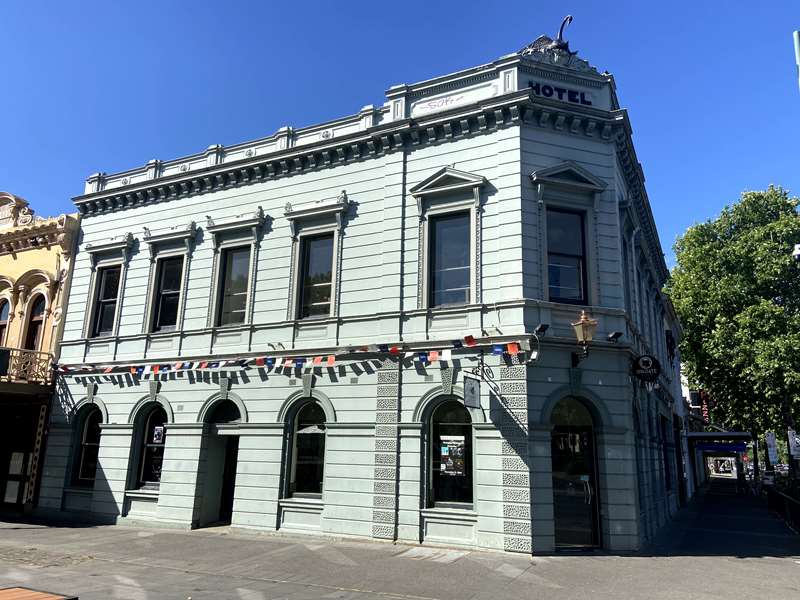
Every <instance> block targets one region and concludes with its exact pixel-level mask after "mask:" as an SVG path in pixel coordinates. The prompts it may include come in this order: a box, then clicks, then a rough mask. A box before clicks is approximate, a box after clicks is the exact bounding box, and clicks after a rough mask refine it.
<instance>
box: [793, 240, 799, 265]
mask: <svg viewBox="0 0 800 600" xmlns="http://www.w3.org/2000/svg"><path fill="white" fill-rule="evenodd" d="M792 258H793V259H795V260H796V261H797V262H800V244H795V245H794V250H793V251H792Z"/></svg>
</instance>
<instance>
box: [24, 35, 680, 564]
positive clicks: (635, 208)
mask: <svg viewBox="0 0 800 600" xmlns="http://www.w3.org/2000/svg"><path fill="white" fill-rule="evenodd" d="M74 202H75V204H76V206H77V207H78V209H79V210H80V213H81V215H82V239H81V242H80V245H79V248H78V251H77V255H76V270H75V281H74V285H73V287H72V292H71V295H70V310H69V314H68V316H67V319H66V326H65V333H64V342H63V345H62V360H61V367H62V371H63V373H64V375H63V377H64V385H63V386H59V387H58V389H57V392H56V398H55V402H54V410H53V415H52V425H51V438H50V443H49V444H48V450H47V459H46V468H45V474H44V479H43V483H42V493H41V499H40V502H39V507H40V510H41V511H42V513H49V514H59V515H60V516H65V515H71V516H72V517H73V518H75V519H80V520H100V521H106V522H151V523H157V524H159V525H161V526H173V527H183V528H191V527H203V526H207V525H209V524H216V523H229V524H231V525H232V526H234V527H241V528H253V529H260V530H269V531H273V530H280V531H290V532H309V533H317V534H332V535H355V536H363V537H372V538H377V539H384V540H402V541H410V542H420V543H424V544H448V545H462V546H466V547H484V548H497V549H506V550H509V551H519V552H532V551H551V550H553V549H554V548H579V547H598V546H602V547H605V548H610V549H616V550H624V549H632V548H636V547H638V546H639V545H640V544H641V543H642V541H643V540H645V539H647V538H648V537H649V536H650V535H652V533H653V532H654V531H655V530H656V529H657V528H658V526H660V524H662V523H663V522H664V521H665V520H666V519H667V518H668V517H669V514H670V513H671V511H673V510H674V509H675V507H676V506H677V504H678V491H677V486H676V476H677V471H678V469H677V467H676V464H675V456H676V452H675V450H674V440H675V437H674V436H673V421H672V406H673V404H674V402H675V401H676V400H677V399H679V398H680V385H679V376H678V374H679V367H678V364H679V362H678V357H676V356H675V355H674V344H673V345H670V339H671V340H672V341H673V342H674V341H675V340H676V339H678V338H679V336H680V330H679V326H678V324H677V322H676V321H675V320H674V318H673V317H672V316H671V313H669V312H668V307H667V304H666V303H665V301H664V299H663V298H662V296H661V293H660V289H661V287H662V285H663V283H664V281H665V279H666V277H667V275H668V271H667V267H666V265H665V263H664V258H663V254H662V249H661V246H660V243H659V239H658V234H657V231H656V227H655V223H654V222H653V215H652V213H651V210H650V204H649V200H648V196H647V192H646V190H645V187H644V176H643V174H642V169H641V167H640V165H639V162H638V160H637V157H636V152H635V150H634V146H633V140H632V133H631V126H630V121H629V118H628V114H627V112H626V111H625V110H623V109H621V108H620V106H619V103H618V100H617V94H616V88H615V84H614V79H613V77H612V76H611V75H609V74H608V73H600V72H598V71H597V70H596V69H595V68H594V67H592V66H591V65H590V64H589V63H588V62H587V61H585V60H583V59H581V58H579V57H578V56H577V55H576V54H575V53H573V52H571V51H570V50H569V47H568V45H567V43H566V42H565V41H564V40H563V39H562V37H561V35H559V36H558V37H557V38H556V39H555V40H553V39H551V38H549V37H547V36H542V37H540V38H539V39H537V40H536V41H535V42H534V43H532V44H531V45H529V46H526V47H525V48H523V49H522V50H520V51H519V52H516V53H513V54H509V55H507V56H504V57H502V58H499V59H497V60H495V61H493V62H491V63H488V64H484V65H480V66H477V67H473V68H469V69H465V70H463V71H460V72H457V73H452V74H449V75H444V76H442V77H437V78H434V79H431V80H427V81H423V82H420V83H415V84H411V85H405V84H404V85H396V86H393V87H391V88H390V89H389V90H388V91H387V93H386V102H385V103H384V104H383V105H382V106H379V107H374V106H366V107H364V108H362V109H361V110H360V111H359V112H358V113H356V114H354V115H351V116H347V117H343V118H340V119H336V120H333V121H330V122H328V123H322V124H319V125H314V126H309V127H303V128H298V129H295V128H292V127H285V128H282V129H280V130H278V131H277V132H276V133H274V134H273V135H270V136H268V137H265V138H261V139H258V140H255V141H252V142H246V143H242V144H237V145H234V146H229V147H223V146H220V145H213V146H209V147H208V148H207V149H206V150H205V151H203V152H200V153H198V154H195V155H192V156H187V157H183V158H179V159H176V160H168V161H160V160H152V161H150V162H148V163H147V164H146V165H145V166H143V167H139V168H134V169H131V170H129V171H125V172H122V173H116V174H105V173H97V174H94V175H92V176H91V177H89V179H88V180H87V182H86V189H85V193H84V194H83V195H81V196H78V197H76V198H75V199H74ZM668 329H669V330H670V331H669V333H668V331H667V330H668ZM576 335H578V338H577V339H576ZM579 342H580V343H579ZM634 362H635V363H636V364H637V365H638V367H637V369H638V371H636V372H634V371H633V370H632V364H633V363H634ZM659 364H660V365H661V368H660V369H659Z"/></svg>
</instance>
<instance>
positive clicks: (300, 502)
mask: <svg viewBox="0 0 800 600" xmlns="http://www.w3.org/2000/svg"><path fill="white" fill-rule="evenodd" d="M278 505H279V506H281V507H287V508H306V509H312V510H315V509H319V510H322V509H323V508H324V507H325V503H324V502H323V501H322V497H319V498H312V497H304V496H292V497H291V498H281V499H280V500H278Z"/></svg>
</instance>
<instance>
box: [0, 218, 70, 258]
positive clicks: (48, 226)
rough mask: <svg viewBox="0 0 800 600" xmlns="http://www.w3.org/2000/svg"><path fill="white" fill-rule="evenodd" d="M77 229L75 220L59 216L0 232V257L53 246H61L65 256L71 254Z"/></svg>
mask: <svg viewBox="0 0 800 600" xmlns="http://www.w3.org/2000/svg"><path fill="white" fill-rule="evenodd" d="M77 229H78V223H77V219H75V218H74V217H72V216H69V215H59V216H58V217H54V218H52V219H43V220H35V221H33V222H31V224H30V225H25V226H17V227H12V228H9V229H5V230H0V256H1V255H4V254H16V253H17V252H23V251H25V250H33V249H36V248H42V247H45V248H50V247H51V246H55V245H58V246H61V249H62V251H63V252H64V253H65V254H71V252H72V247H73V238H74V235H75V232H76V231H77Z"/></svg>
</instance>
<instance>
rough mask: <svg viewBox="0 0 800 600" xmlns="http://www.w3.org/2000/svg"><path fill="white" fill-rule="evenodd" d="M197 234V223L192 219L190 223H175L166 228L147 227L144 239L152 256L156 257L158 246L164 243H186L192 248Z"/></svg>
mask: <svg viewBox="0 0 800 600" xmlns="http://www.w3.org/2000/svg"><path fill="white" fill-rule="evenodd" d="M196 234H197V224H196V223H195V222H194V221H191V222H190V223H189V224H188V225H174V226H172V227H167V228H166V229H157V230H151V229H150V228H149V227H145V228H144V236H143V238H142V239H143V240H144V241H145V242H146V243H147V245H148V247H149V248H150V257H151V258H154V257H155V253H156V248H157V246H159V245H162V244H172V243H174V244H184V245H185V247H186V249H187V250H190V249H191V244H192V242H194V239H195V235H196Z"/></svg>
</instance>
